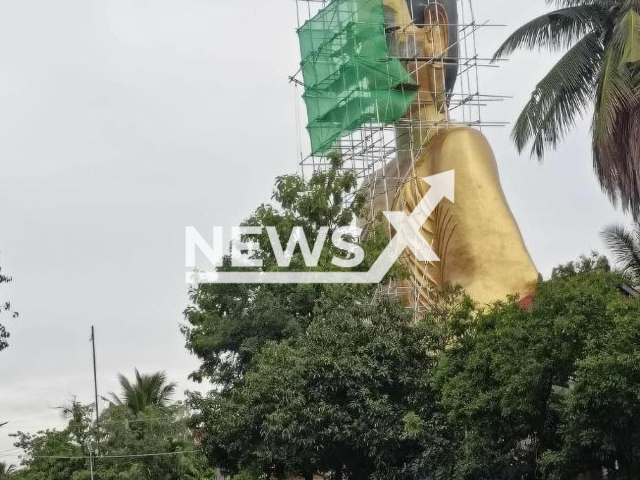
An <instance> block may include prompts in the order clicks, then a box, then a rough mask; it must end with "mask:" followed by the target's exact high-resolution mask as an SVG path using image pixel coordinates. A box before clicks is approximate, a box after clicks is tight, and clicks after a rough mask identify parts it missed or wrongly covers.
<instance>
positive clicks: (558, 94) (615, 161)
mask: <svg viewBox="0 0 640 480" xmlns="http://www.w3.org/2000/svg"><path fill="white" fill-rule="evenodd" d="M548 3H552V4H555V5H557V6H559V7H560V8H559V9H558V10H555V11H552V12H550V13H548V14H545V15H542V16H541V17H539V18H536V19H534V20H532V21H531V22H529V23H527V24H525V25H524V26H522V27H521V28H519V29H518V30H516V31H515V32H514V33H513V34H512V35H511V36H510V37H509V38H508V39H507V40H506V41H505V43H504V44H503V45H502V46H501V47H500V48H499V50H498V51H497V53H496V57H499V56H501V55H505V54H510V53H511V52H513V51H514V50H516V49H518V48H529V49H533V48H548V49H551V50H561V49H568V51H567V52H566V54H565V55H564V56H563V57H562V58H561V59H560V61H558V63H557V64H556V65H555V66H554V67H553V68H552V70H551V71H550V72H549V73H548V74H547V76H546V77H545V78H543V79H542V81H540V83H538V85H537V86H536V88H535V90H534V91H533V93H532V95H531V99H530V100H529V102H528V103H527V105H526V106H525V108H524V110H523V111H522V113H521V114H520V117H519V118H518V120H517V122H516V124H515V128H514V130H513V139H514V141H515V144H516V145H517V147H518V149H519V150H520V151H522V150H523V149H524V148H525V146H526V145H527V144H528V143H529V142H531V143H532V155H535V156H537V157H538V159H542V158H543V156H544V152H545V149H546V148H547V147H552V148H555V147H556V145H557V144H558V142H559V141H561V140H562V139H563V138H564V136H565V135H566V134H567V132H568V131H569V130H570V129H571V128H572V127H573V126H574V124H575V121H576V118H577V117H578V116H580V115H582V114H584V113H585V112H586V111H587V110H588V108H589V107H591V106H593V108H594V116H593V126H592V137H593V165H594V170H595V172H596V175H597V177H598V180H599V182H600V185H601V186H602V188H603V190H604V191H605V192H606V193H607V194H608V195H609V197H610V198H611V200H612V201H613V202H614V203H617V202H620V204H621V205H622V207H623V209H624V210H625V211H630V212H631V213H632V214H633V215H634V216H635V217H636V218H638V217H640V171H639V167H638V166H639V165H640V143H639V142H640V121H638V113H639V111H640V110H639V109H640V15H639V14H638V12H639V11H640V3H639V2H638V1H637V0H549V1H548Z"/></svg>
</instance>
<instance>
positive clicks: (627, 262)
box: [600, 225, 640, 279]
mask: <svg viewBox="0 0 640 480" xmlns="http://www.w3.org/2000/svg"><path fill="white" fill-rule="evenodd" d="M600 236H601V237H602V240H603V242H604V244H605V246H606V247H607V249H608V250H609V251H610V252H611V254H612V255H613V259H614V261H615V262H616V263H617V264H618V266H619V267H620V269H621V270H622V271H623V272H626V273H628V274H631V275H632V276H633V277H634V278H635V279H640V242H638V239H639V238H640V228H636V230H634V231H629V230H627V229H626V228H625V227H624V226H622V225H609V226H608V227H607V228H605V229H604V230H603V231H602V232H601V233H600Z"/></svg>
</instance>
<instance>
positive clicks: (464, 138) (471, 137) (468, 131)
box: [433, 126, 489, 145]
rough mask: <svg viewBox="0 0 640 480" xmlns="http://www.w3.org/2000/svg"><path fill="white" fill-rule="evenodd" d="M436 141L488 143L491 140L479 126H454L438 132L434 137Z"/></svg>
mask: <svg viewBox="0 0 640 480" xmlns="http://www.w3.org/2000/svg"><path fill="white" fill-rule="evenodd" d="M433 140H434V141H435V142H438V143H456V144H457V143H458V142H464V143H469V142H471V143H475V144H482V145H488V143H489V141H488V140H487V137H485V136H484V134H483V133H482V132H481V131H480V130H478V129H477V128H471V127H467V126H463V127H453V128H447V129H445V130H442V131H441V132H440V133H438V134H437V135H436V136H435V137H434V139H433Z"/></svg>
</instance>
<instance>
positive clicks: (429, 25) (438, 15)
mask: <svg viewBox="0 0 640 480" xmlns="http://www.w3.org/2000/svg"><path fill="white" fill-rule="evenodd" d="M423 28H424V29H425V30H426V31H427V34H428V36H429V37H430V40H431V42H432V48H433V55H434V56H436V55H442V54H443V53H444V52H445V51H446V49H447V47H448V46H449V28H450V27H449V17H448V16H447V10H446V9H445V8H444V6H443V5H442V4H441V3H437V2H432V3H428V4H427V5H426V6H425V7H424V27H423Z"/></svg>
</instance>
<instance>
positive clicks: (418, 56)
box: [290, 0, 508, 312]
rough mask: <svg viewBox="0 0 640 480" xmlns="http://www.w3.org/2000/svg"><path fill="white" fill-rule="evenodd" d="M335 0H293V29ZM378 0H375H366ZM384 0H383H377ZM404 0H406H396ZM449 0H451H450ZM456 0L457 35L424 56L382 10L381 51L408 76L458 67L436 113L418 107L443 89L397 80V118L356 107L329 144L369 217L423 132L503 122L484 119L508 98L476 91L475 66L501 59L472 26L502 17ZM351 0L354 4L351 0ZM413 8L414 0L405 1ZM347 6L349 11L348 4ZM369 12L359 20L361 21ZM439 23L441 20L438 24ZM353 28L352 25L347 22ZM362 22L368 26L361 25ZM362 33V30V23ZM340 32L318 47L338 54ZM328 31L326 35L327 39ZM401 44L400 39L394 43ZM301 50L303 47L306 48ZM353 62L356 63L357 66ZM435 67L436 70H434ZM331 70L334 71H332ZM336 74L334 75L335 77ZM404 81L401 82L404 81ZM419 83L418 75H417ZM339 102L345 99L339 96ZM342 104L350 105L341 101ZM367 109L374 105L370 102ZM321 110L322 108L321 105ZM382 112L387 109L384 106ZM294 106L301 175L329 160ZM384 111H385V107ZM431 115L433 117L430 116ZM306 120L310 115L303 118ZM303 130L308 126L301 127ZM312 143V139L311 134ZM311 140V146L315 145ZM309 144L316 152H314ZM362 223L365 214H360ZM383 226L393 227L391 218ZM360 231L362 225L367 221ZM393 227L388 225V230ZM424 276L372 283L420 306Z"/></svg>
mask: <svg viewBox="0 0 640 480" xmlns="http://www.w3.org/2000/svg"><path fill="white" fill-rule="evenodd" d="M340 1H341V0H331V1H330V0H295V8H296V12H297V19H298V33H299V34H300V32H301V31H302V30H304V29H305V28H308V26H309V25H310V22H313V21H317V19H318V18H320V16H321V15H323V14H324V12H325V11H326V10H327V7H332V6H333V5H335V4H336V3H338V2H340ZM346 1H353V2H357V1H364V2H367V1H370V0H346ZM372 1H376V0H372ZM377 1H378V2H380V3H382V0H377ZM401 1H402V2H404V1H405V0H401ZM409 1H410V2H412V1H416V2H417V1H420V0H409ZM433 1H434V0H422V1H421V3H431V2H433ZM452 1H453V0H452ZM456 1H457V17H458V18H457V20H456V23H449V24H447V25H446V27H447V28H448V29H449V31H450V30H451V29H454V30H455V32H456V33H457V34H456V35H454V37H455V42H450V44H449V45H448V46H446V48H443V52H444V54H441V55H438V56H435V57H429V56H424V54H423V53H422V52H421V51H420V45H418V41H417V40H415V38H416V37H415V36H414V37H413V39H414V43H415V44H414V45H410V44H409V43H410V42H407V41H406V37H407V34H406V30H407V29H406V25H395V24H394V23H393V20H391V19H389V18H386V19H385V21H384V25H383V27H382V28H383V31H382V35H384V38H385V39H386V47H387V55H388V57H389V58H390V59H392V60H393V61H397V62H400V63H401V64H402V65H403V66H404V68H406V70H407V71H408V73H409V74H410V76H411V77H412V78H414V79H416V78H419V77H420V75H421V74H423V72H426V71H429V72H431V73H430V74H432V72H436V71H439V72H440V75H442V78H440V79H437V80H439V81H440V82H439V83H438V82H435V81H434V82H433V84H439V85H445V84H446V82H447V79H446V78H445V75H446V74H447V73H446V72H447V71H448V72H451V69H452V68H453V69H454V71H455V70H456V69H457V80H456V81H455V86H452V87H450V88H449V89H447V90H446V91H445V93H444V95H446V99H445V101H444V102H440V103H441V104H442V106H441V107H439V108H440V111H439V112H435V113H437V114H438V115H431V116H429V115H427V116H425V115H422V114H421V112H423V110H427V109H431V110H433V109H434V108H435V107H434V105H435V103H436V102H435V100H434V99H435V98H436V96H437V95H442V94H443V92H438V91H429V90H425V89H424V88H422V89H420V88H419V85H413V86H412V85H408V84H402V85H401V86H400V87H396V90H394V92H397V91H398V88H400V89H403V91H404V89H405V88H406V92H405V93H406V94H407V95H413V97H411V100H412V102H411V105H412V106H411V107H410V108H409V109H408V110H407V111H406V112H405V113H404V114H403V115H401V116H400V117H399V118H397V119H396V120H395V121H393V122H392V123H389V122H383V121H379V120H380V118H381V115H380V114H379V112H378V111H375V110H374V111H373V112H374V113H373V114H370V115H368V116H367V115H360V117H358V120H359V122H358V123H356V127H355V128H353V126H352V125H351V124H348V122H345V124H348V127H346V128H345V129H344V132H343V134H342V135H340V136H338V137H337V138H335V140H333V141H332V144H331V151H333V152H337V153H338V154H340V155H341V157H342V161H343V166H342V168H344V169H349V170H351V171H352V172H353V173H354V175H355V177H356V178H357V180H358V185H359V187H360V188H363V189H366V190H367V191H368V193H369V198H370V202H369V204H370V206H371V211H370V212H369V213H370V215H369V218H368V221H373V219H374V218H375V212H374V205H375V204H376V203H377V201H378V203H379V201H382V202H384V203H385V207H386V210H392V205H391V204H390V203H391V202H390V200H389V197H390V195H389V193H390V192H393V191H396V190H397V188H398V186H399V185H401V184H403V183H406V182H409V181H411V180H412V179H414V178H415V176H412V175H411V172H409V173H407V172H406V171H402V169H401V167H400V159H401V158H403V157H404V158H410V160H411V165H412V166H413V163H414V160H415V158H417V156H419V155H420V153H421V152H422V151H423V149H424V148H425V147H426V145H427V144H428V142H429V139H430V138H432V136H433V135H436V134H437V133H438V132H439V131H441V130H443V129H450V128H455V127H459V126H467V127H472V128H477V129H480V130H482V129H483V128H488V127H500V126H504V125H506V124H505V123H502V122H495V121H487V120H485V119H483V116H482V109H483V107H484V106H486V105H487V104H489V103H491V102H500V101H503V100H504V99H506V98H508V97H506V96H503V95H499V94H484V93H481V92H480V88H479V70H480V69H481V68H495V67H497V66H498V64H499V62H500V61H502V59H492V58H489V57H487V56H480V55H479V54H478V52H477V38H476V35H477V32H478V31H479V30H480V29H484V28H491V27H499V26H501V25H495V24H491V23H489V22H479V21H478V20H477V19H476V16H475V12H474V9H473V3H472V1H473V0H456ZM350 8H354V7H350ZM409 10H410V11H413V8H412V5H410V8H409ZM347 13H349V12H347ZM339 15H342V16H343V17H344V15H345V12H339ZM339 15H333V16H331V17H329V16H328V15H326V14H325V15H324V17H322V18H323V21H324V22H326V23H327V25H326V26H327V29H331V28H332V27H333V25H331V22H332V21H333V20H332V18H334V17H337V16H339ZM358 20H359V19H358V18H355V19H354V20H353V21H352V22H351V23H350V24H349V25H351V24H353V25H356V28H357V25H362V21H360V22H359V21H358ZM366 21H367V20H365V22H366ZM424 21H425V24H427V22H429V24H432V23H431V22H432V21H433V22H436V20H434V19H425V20H424ZM414 26H416V27H424V26H425V25H418V24H414ZM441 26H444V25H441ZM349 28H352V27H349ZM361 30H366V29H364V28H362V29H361ZM356 33H360V34H361V36H363V35H364V34H362V33H361V31H359V32H356ZM339 35H342V32H340V31H336V33H335V35H334V36H330V37H327V36H326V35H325V37H323V39H322V41H323V42H324V43H323V44H322V46H321V47H318V49H320V48H324V46H325V45H329V47H327V48H332V49H333V50H332V51H331V54H332V55H334V57H335V56H336V55H340V54H341V53H342V51H338V53H337V54H336V53H335V52H336V51H337V50H339V49H337V48H336V47H335V39H336V38H338V36H339ZM400 35H404V39H403V42H400V41H399V40H398V38H397V37H398V36H400ZM327 38H328V39H327ZM400 44H402V46H401V47H398V45H400ZM345 45H346V40H345V41H342V43H341V44H340V46H339V47H340V49H343V50H344V49H345V48H348V45H347V47H345ZM302 50H303V52H302V53H303V57H304V55H305V47H304V46H303V48H302ZM307 50H309V49H308V48H307ZM318 51H319V50H318ZM436 64H439V66H440V67H441V68H439V69H433V68H431V69H429V67H430V66H433V65H436ZM304 68H305V59H304V58H303V62H302V64H301V68H300V69H299V70H298V71H297V72H296V73H295V74H294V75H292V76H291V77H290V81H291V83H292V84H293V85H294V86H295V88H296V89H297V91H298V94H299V96H298V98H302V97H303V95H304V94H307V95H308V92H309V90H310V87H312V86H311V85H308V84H306V83H305V80H307V82H308V81H309V75H305V74H304V72H303V70H304ZM355 68H357V66H356V67H355ZM433 74H434V75H435V73H433ZM334 77H335V75H334ZM333 79H334V78H332V80H333ZM405 83H406V82H405ZM418 83H419V82H418ZM343 103H344V102H343ZM306 107H307V108H306V109H307V112H308V113H309V117H310V116H311V115H310V106H309V102H307V103H306ZM343 108H348V106H345V107H343ZM368 111H369V112H371V111H372V110H368ZM321 113H323V112H321ZM387 113H388V111H387ZM297 114H298V119H297V122H298V130H299V132H300V134H299V136H298V142H299V148H300V170H301V173H302V175H304V176H308V175H310V174H311V173H313V172H315V171H317V170H319V169H325V168H328V166H329V165H330V162H329V160H328V158H327V156H326V151H322V152H318V150H319V149H318V148H317V145H315V146H314V145H313V143H314V142H313V140H311V141H310V140H309V135H307V133H309V132H310V130H309V127H310V125H307V129H305V125H304V123H305V122H304V120H303V118H301V117H302V115H301V114H300V109H299V111H298V112H297ZM387 116H388V115H387ZM431 117H433V118H431ZM309 121H310V122H311V119H310V118H309ZM305 130H306V131H305ZM316 143H318V142H316ZM314 147H315V150H314ZM314 152H315V154H314ZM365 223H366V222H365ZM389 229H391V227H390V226H389ZM365 231H366V226H365ZM389 234H390V235H391V230H389ZM425 282H426V279H412V281H411V282H409V283H408V282H404V281H397V282H390V283H387V284H384V285H379V286H378V291H379V293H380V294H382V293H384V294H387V295H391V296H402V297H406V296H407V295H411V298H412V299H413V300H412V302H411V303H412V305H413V307H412V308H413V309H414V311H415V312H419V311H420V310H422V309H423V308H424V307H425V306H426V305H428V304H429V302H430V299H429V298H425V294H424V290H425V289H424V285H425Z"/></svg>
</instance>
